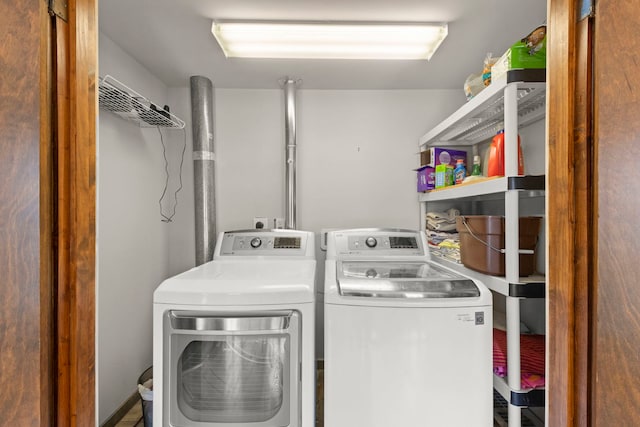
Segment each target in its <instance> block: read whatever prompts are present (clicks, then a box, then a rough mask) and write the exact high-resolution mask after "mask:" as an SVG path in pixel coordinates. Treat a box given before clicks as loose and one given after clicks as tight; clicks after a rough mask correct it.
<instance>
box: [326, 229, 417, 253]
mask: <svg viewBox="0 0 640 427" xmlns="http://www.w3.org/2000/svg"><path fill="white" fill-rule="evenodd" d="M332 233H333V237H332V238H333V240H334V244H335V250H336V254H337V255H340V256H360V255H371V256H407V255H412V256H413V255H418V256H420V255H423V254H424V253H425V247H424V244H423V241H422V238H421V236H420V233H419V232H417V231H411V230H395V229H388V230H385V229H354V230H341V231H334V232H332Z"/></svg>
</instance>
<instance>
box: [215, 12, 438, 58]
mask: <svg viewBox="0 0 640 427" xmlns="http://www.w3.org/2000/svg"><path fill="white" fill-rule="evenodd" d="M211 32H212V33H213V35H214V36H215V38H216V40H217V41H218V43H219V44H220V47H221V48H222V50H223V52H224V54H225V56H226V57H228V58H231V57H241V58H305V59H320V58H325V59H430V58H431V56H432V55H433V53H434V52H435V51H436V49H438V46H440V43H442V41H443V40H444V38H445V37H446V36H447V24H433V23H397V24H396V23H377V22H372V23H354V22H344V23H340V22H328V23H322V22H265V21H247V22H239V21H214V22H213V25H212V26H211Z"/></svg>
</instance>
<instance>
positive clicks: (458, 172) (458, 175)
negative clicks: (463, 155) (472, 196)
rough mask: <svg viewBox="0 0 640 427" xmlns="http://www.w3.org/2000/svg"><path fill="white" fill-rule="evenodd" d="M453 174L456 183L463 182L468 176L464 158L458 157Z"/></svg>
mask: <svg viewBox="0 0 640 427" xmlns="http://www.w3.org/2000/svg"><path fill="white" fill-rule="evenodd" d="M453 176H454V177H455V181H456V184H462V181H464V179H465V178H466V177H467V169H466V168H465V167H464V160H463V159H458V161H457V164H456V168H455V169H454V170H453Z"/></svg>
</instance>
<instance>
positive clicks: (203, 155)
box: [193, 151, 216, 161]
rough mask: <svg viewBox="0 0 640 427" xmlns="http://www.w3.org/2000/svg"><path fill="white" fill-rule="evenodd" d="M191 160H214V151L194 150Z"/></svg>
mask: <svg viewBox="0 0 640 427" xmlns="http://www.w3.org/2000/svg"><path fill="white" fill-rule="evenodd" d="M193 160H211V161H215V160H216V153H214V152H213V151H194V152H193Z"/></svg>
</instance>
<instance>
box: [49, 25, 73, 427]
mask: <svg viewBox="0 0 640 427" xmlns="http://www.w3.org/2000/svg"><path fill="white" fill-rule="evenodd" d="M52 19H53V22H54V33H55V35H54V37H55V63H56V68H55V70H56V73H55V82H56V91H55V96H56V99H55V111H56V180H55V182H56V196H57V204H56V207H57V211H56V216H57V230H56V231H57V233H56V234H57V242H56V244H57V245H56V249H57V251H56V261H57V265H56V267H57V269H56V270H57V278H58V280H57V288H56V312H57V316H56V326H57V327H56V337H57V339H56V341H57V347H56V350H57V351H56V353H57V369H58V383H57V393H58V405H57V421H58V425H60V426H67V425H70V419H71V407H70V405H71V396H70V392H71V386H70V381H71V372H70V369H71V359H70V345H71V327H70V312H71V307H70V295H71V289H70V286H71V281H70V271H71V268H70V244H71V237H70V231H71V230H70V227H71V215H70V212H69V209H70V205H69V200H70V199H71V186H70V182H71V178H70V172H69V169H70V159H69V145H70V142H69V139H70V134H69V114H70V108H71V107H70V103H69V25H68V24H67V23H66V22H65V21H64V20H62V19H61V18H60V17H58V16H54V17H53V18H52Z"/></svg>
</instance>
